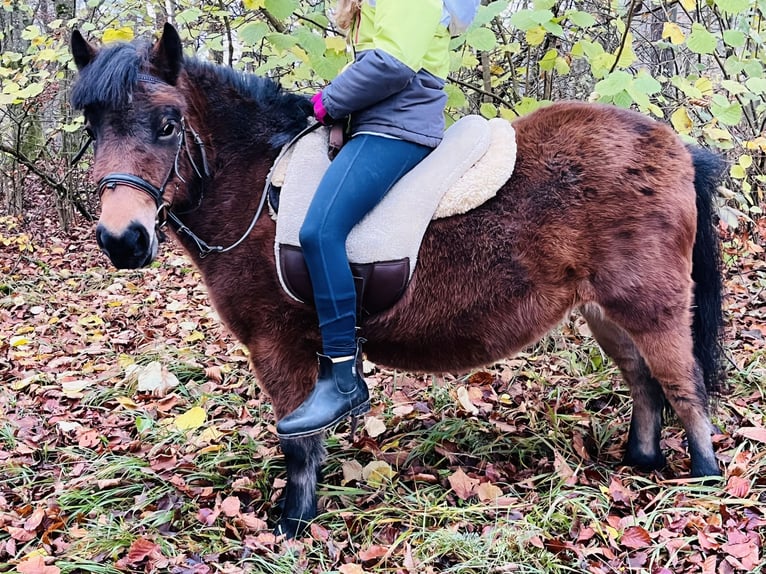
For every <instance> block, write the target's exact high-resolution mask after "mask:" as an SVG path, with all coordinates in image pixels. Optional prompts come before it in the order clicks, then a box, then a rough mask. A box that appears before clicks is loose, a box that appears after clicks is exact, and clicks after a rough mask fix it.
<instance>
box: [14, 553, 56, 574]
mask: <svg viewBox="0 0 766 574" xmlns="http://www.w3.org/2000/svg"><path fill="white" fill-rule="evenodd" d="M16 570H17V571H18V573H19V574H59V572H61V569H60V568H58V567H57V566H47V565H46V564H45V558H44V557H43V556H31V557H30V558H27V559H26V560H22V561H21V562H19V563H18V565H17V566H16Z"/></svg>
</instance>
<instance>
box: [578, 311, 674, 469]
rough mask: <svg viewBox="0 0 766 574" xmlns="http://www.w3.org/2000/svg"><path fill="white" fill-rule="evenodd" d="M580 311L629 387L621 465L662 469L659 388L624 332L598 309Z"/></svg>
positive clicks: (661, 404) (660, 396)
mask: <svg viewBox="0 0 766 574" xmlns="http://www.w3.org/2000/svg"><path fill="white" fill-rule="evenodd" d="M580 311H581V312H582V314H583V317H585V320H586V321H587V322H588V326H589V327H590V330H591V333H593V337H594V338H595V339H596V341H597V342H598V344H599V346H600V347H601V348H602V349H603V350H604V352H605V353H606V354H607V355H608V356H609V357H611V359H612V360H613V361H614V362H615V364H616V365H617V367H618V368H619V369H620V372H621V373H622V377H623V379H625V382H626V383H627V384H628V386H629V387H630V395H631V398H632V399H633V407H632V414H631V419H630V431H629V433H628V444H627V448H626V451H625V457H624V459H623V462H624V463H625V464H627V465H630V466H635V467H638V468H640V469H642V470H654V469H658V468H662V467H663V466H665V456H664V455H663V454H662V451H661V450H660V431H661V429H662V411H663V407H664V404H665V397H664V396H663V393H662V388H661V387H660V384H659V383H658V382H657V380H656V379H654V378H653V377H652V376H651V374H650V373H649V367H647V366H646V363H645V362H644V359H643V358H642V357H641V353H640V352H639V351H638V348H637V347H636V345H635V343H634V342H633V340H632V339H631V338H630V335H628V333H627V331H625V329H623V328H621V327H619V326H618V325H617V324H615V323H614V322H612V321H610V320H609V319H607V318H606V317H605V316H604V312H603V310H602V309H601V307H599V306H598V305H595V304H589V305H584V306H583V307H582V308H581V309H580Z"/></svg>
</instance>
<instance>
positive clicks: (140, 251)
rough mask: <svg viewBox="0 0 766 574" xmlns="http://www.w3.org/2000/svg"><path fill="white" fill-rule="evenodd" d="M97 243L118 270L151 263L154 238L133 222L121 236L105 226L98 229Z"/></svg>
mask: <svg viewBox="0 0 766 574" xmlns="http://www.w3.org/2000/svg"><path fill="white" fill-rule="evenodd" d="M96 243H98V246H99V247H100V248H101V251H103V252H104V253H106V255H107V256H108V257H109V259H110V260H111V262H112V263H113V264H114V266H115V267H117V268H118V269H136V268H138V267H143V266H144V265H146V264H148V263H150V262H151V260H152V258H153V255H154V254H153V252H152V238H151V235H150V234H149V231H148V230H147V229H146V227H144V226H143V225H141V224H140V223H136V222H133V223H131V224H130V225H129V226H128V227H127V229H125V230H124V231H123V232H122V233H121V234H119V235H117V234H115V233H112V232H111V231H109V230H108V229H106V228H105V227H104V226H102V225H99V226H98V227H97V228H96Z"/></svg>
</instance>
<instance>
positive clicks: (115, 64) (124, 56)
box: [72, 42, 149, 110]
mask: <svg viewBox="0 0 766 574" xmlns="http://www.w3.org/2000/svg"><path fill="white" fill-rule="evenodd" d="M148 51H149V50H148V44H147V43H146V42H136V43H131V44H127V43H124V42H120V43H115V44H111V45H108V46H106V47H105V48H103V49H101V50H100V51H99V52H98V54H97V55H96V57H95V58H94V59H93V61H92V62H91V63H90V64H88V65H87V66H85V68H83V69H82V70H80V73H79V75H78V77H77V82H76V83H75V85H74V87H73V88H72V105H73V106H74V107H75V108H76V109H78V110H81V109H84V108H85V107H86V106H93V105H98V106H104V107H107V108H111V109H119V108H122V107H124V106H125V105H127V104H128V103H129V102H130V99H131V97H132V94H133V89H134V88H135V85H136V82H137V81H138V74H139V71H140V70H141V68H142V66H144V65H145V64H146V63H147V60H148Z"/></svg>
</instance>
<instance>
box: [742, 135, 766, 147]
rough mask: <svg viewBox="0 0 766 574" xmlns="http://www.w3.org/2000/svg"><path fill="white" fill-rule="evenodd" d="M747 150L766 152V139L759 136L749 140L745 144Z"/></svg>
mask: <svg viewBox="0 0 766 574" xmlns="http://www.w3.org/2000/svg"><path fill="white" fill-rule="evenodd" d="M745 149H748V150H751V151H758V150H760V151H766V137H763V136H759V137H757V138H755V139H754V140H749V141H746V142H745Z"/></svg>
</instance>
